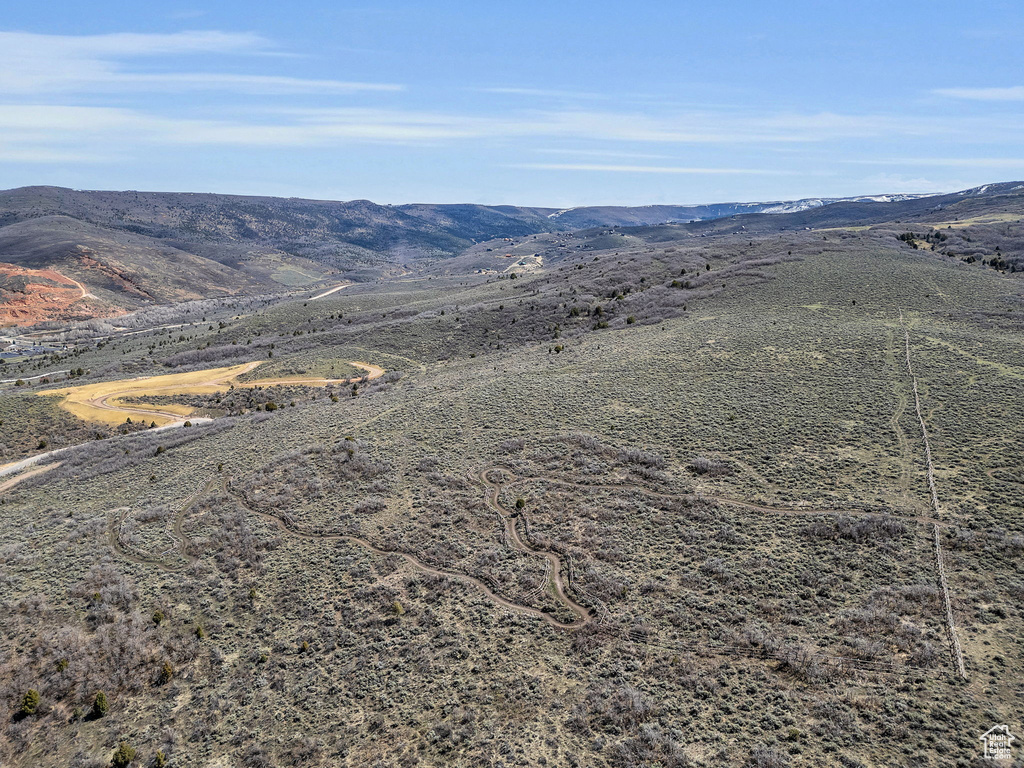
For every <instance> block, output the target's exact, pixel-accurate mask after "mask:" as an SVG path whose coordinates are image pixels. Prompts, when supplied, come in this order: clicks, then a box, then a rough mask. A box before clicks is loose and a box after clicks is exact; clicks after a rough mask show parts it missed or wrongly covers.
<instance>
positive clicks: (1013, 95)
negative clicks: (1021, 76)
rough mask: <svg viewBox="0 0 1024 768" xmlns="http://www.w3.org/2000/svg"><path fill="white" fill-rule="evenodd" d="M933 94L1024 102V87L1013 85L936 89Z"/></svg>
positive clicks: (957, 97)
mask: <svg viewBox="0 0 1024 768" xmlns="http://www.w3.org/2000/svg"><path fill="white" fill-rule="evenodd" d="M932 93H934V94H936V95H937V96H948V97H949V98H953V99H971V100H973V101H1024V85H1011V86H1009V87H1006V88H936V89H934V90H933V91H932Z"/></svg>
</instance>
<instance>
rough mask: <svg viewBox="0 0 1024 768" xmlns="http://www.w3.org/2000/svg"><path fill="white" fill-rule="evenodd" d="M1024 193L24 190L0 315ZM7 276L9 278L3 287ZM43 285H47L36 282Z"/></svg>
mask: <svg viewBox="0 0 1024 768" xmlns="http://www.w3.org/2000/svg"><path fill="white" fill-rule="evenodd" d="M1022 190H1024V183H1015V182H1010V183H1003V184H990V185H986V186H984V187H978V188H975V189H972V190H965V191H963V192H958V193H955V194H952V195H932V196H926V195H876V196H863V197H851V198H807V199H803V200H795V201H774V202H764V203H716V204H710V205H649V206H639V207H622V206H590V207H578V208H567V209H561V210H560V209H555V208H539V207H522V206H487V205H472V204H466V205H432V204H410V205H395V206H392V205H379V204H377V203H373V202H370V201H368V200H354V201H348V202H333V201H323V200H303V199H298V198H274V197H247V196H241V195H217V194H192V193H168V192H132V191H129V192H103V191H80V190H72V189H65V188H62V187H21V188H18V189H11V190H6V191H2V192H0V263H2V264H0V304H3V303H8V302H11V301H18V302H22V303H24V300H25V298H26V296H25V291H26V290H29V289H27V288H26V281H27V280H28V277H29V276H30V274H29V273H26V272H25V270H29V271H31V270H38V271H46V270H53V271H56V272H57V273H59V274H60V275H63V276H65V277H67V278H69V279H70V280H71V281H77V282H78V283H80V284H81V286H82V288H81V290H82V291H85V292H88V295H89V298H90V301H89V302H81V301H79V302H77V305H76V310H75V311H79V312H81V311H85V312H88V313H91V314H93V315H98V314H111V313H117V312H121V311H125V310H130V309H133V308H136V307H139V306H145V305H150V304H154V303H166V302H171V301H180V300H186V299H192V298H201V297H210V296H224V295H227V294H233V293H252V292H257V291H261V290H263V291H266V290H280V289H281V288H283V287H304V286H311V285H316V284H318V283H322V282H324V281H326V280H329V279H332V280H353V281H361V280H368V279H374V278H377V277H381V276H389V275H397V274H403V273H406V272H408V271H410V269H412V268H414V267H415V266H417V265H418V264H420V263H422V262H423V260H425V259H426V260H431V259H441V258H447V257H451V256H454V255H457V254H459V253H461V252H463V251H465V250H466V249H467V248H469V247H470V246H472V245H473V244H474V243H478V242H481V241H487V240H492V239H499V238H516V237H523V236H526V235H532V234H539V233H545V232H560V231H572V230H579V229H587V228H593V227H645V226H654V225H665V224H678V225H681V226H685V227H686V228H687V229H688V230H692V232H693V233H694V234H698V235H699V234H710V233H715V232H726V231H735V230H740V229H746V230H750V231H752V232H753V231H775V230H782V229H792V228H799V227H817V226H828V225H829V224H830V222H838V221H843V222H846V223H871V222H881V221H888V220H893V219H899V218H908V217H909V218H913V217H915V216H922V215H926V214H927V213H928V212H932V211H936V210H942V209H944V208H947V207H950V206H957V205H960V206H963V204H964V202H965V201H967V200H970V199H976V198H985V199H991V198H994V197H998V196H1004V195H1017V196H1019V195H1021V194H1022ZM4 264H5V265H7V266H6V267H3V265H4ZM5 270H6V272H5ZM4 274H8V275H9V276H10V277H9V279H8V281H7V282H6V283H5V282H4ZM29 282H31V281H29ZM51 282H52V281H51ZM8 283H9V284H8ZM39 284H40V285H43V286H45V285H48V284H50V283H48V282H47V279H45V278H40V283H39ZM28 304H29V305H31V301H29V302H28ZM47 306H48V309H47V312H50V313H52V312H53V309H52V307H50V306H49V305H47ZM31 314H32V313H31V311H29V312H28V316H31ZM58 315H59V313H58ZM69 316H74V313H73V312H72V313H71V315H69Z"/></svg>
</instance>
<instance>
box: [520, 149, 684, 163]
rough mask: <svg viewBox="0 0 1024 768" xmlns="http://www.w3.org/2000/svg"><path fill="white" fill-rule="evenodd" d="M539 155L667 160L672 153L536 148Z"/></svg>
mask: <svg viewBox="0 0 1024 768" xmlns="http://www.w3.org/2000/svg"><path fill="white" fill-rule="evenodd" d="M533 151H534V152H536V153H537V154H539V155H574V156H577V157H627V158H632V159H634V160H667V159H669V158H670V157H672V156H671V155H656V154H650V153H647V152H620V151H616V150H610V149H607V150H606V149H547V148H545V149H535V150H533Z"/></svg>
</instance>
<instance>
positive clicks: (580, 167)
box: [507, 163, 786, 176]
mask: <svg viewBox="0 0 1024 768" xmlns="http://www.w3.org/2000/svg"><path fill="white" fill-rule="evenodd" d="M507 167H509V168H525V169H530V170H538V171H597V172H600V173H683V174H694V175H696V174H714V175H736V174H739V175H744V176H750V175H755V176H762V175H763V176H777V175H779V176H781V175H786V172H785V171H768V170H764V169H761V168H683V167H679V166H674V165H602V164H592V163H516V164H514V165H510V166H507Z"/></svg>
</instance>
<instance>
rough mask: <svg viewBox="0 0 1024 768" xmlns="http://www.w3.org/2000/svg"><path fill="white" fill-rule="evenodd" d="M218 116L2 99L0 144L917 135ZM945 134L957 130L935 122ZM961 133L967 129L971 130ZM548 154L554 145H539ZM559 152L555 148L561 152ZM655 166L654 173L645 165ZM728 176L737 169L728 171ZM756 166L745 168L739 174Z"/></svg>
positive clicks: (565, 119)
mask: <svg viewBox="0 0 1024 768" xmlns="http://www.w3.org/2000/svg"><path fill="white" fill-rule="evenodd" d="M215 115H216V116H215V117H214V118H210V117H207V116H205V115H204V116H202V117H200V116H198V115H197V114H190V113H188V112H185V113H183V114H181V115H174V116H166V115H162V114H158V113H156V112H153V111H149V110H144V109H131V108H121V107H83V106H68V105H38V104H18V103H11V102H9V103H6V104H4V103H0V131H2V132H3V133H0V141H2V142H3V144H4V145H6V146H7V147H8V148H10V147H13V146H15V145H17V144H24V145H27V146H31V147H33V148H37V149H38V148H43V147H49V148H50V149H53V150H54V151H73V150H74V148H75V147H76V145H77V144H81V143H83V142H97V143H102V142H106V143H108V144H117V145H118V147H119V151H120V150H121V149H123V148H125V147H141V146H146V147H152V146H154V145H163V146H204V145H205V146H224V147H230V146H234V147H241V148H244V147H264V148H274V147H279V148H288V147H334V146H345V145H351V144H357V143H393V144H408V145H415V144H419V145H437V144H444V143H448V144H452V143H460V142H468V141H480V142H486V141H489V140H509V141H514V140H535V139H547V140H559V141H562V140H574V141H587V142H600V143H602V144H604V145H605V146H606V147H608V148H607V149H596V148H595V149H592V150H591V149H586V150H572V149H570V150H565V151H564V153H565V154H567V155H570V156H579V157H584V158H585V157H588V156H589V157H593V158H598V159H600V158H623V159H642V160H658V159H668V158H669V157H671V156H670V155H668V156H667V155H665V154H662V153H649V152H636V151H633V150H634V148H635V147H636V146H637V145H644V144H646V145H648V146H651V147H652V148H653V147H657V148H669V147H672V148H673V149H674V150H675V149H676V148H683V147H686V146H706V145H720V146H735V147H759V148H762V149H763V148H766V147H769V146H794V147H798V146H807V145H808V144H809V143H812V142H828V141H834V140H841V139H843V138H845V137H848V136H859V135H861V134H862V132H869V131H883V130H888V131H889V132H890V133H888V134H883V135H888V136H897V137H899V136H906V135H915V132H916V131H917V130H919V129H920V127H919V126H918V125H917V124H916V123H909V124H906V125H904V124H901V123H899V121H889V120H887V119H885V118H880V119H877V120H873V119H870V118H865V119H863V120H862V121H860V122H858V119H857V118H856V117H851V118H849V119H843V118H842V116H828V117H827V119H823V118H822V117H821V116H819V115H808V116H804V117H803V118H801V116H797V115H786V116H781V117H780V116H771V115H769V116H747V117H740V116H736V115H709V114H696V115H694V114H690V115H677V116H670V117H654V116H648V115H641V114H632V113H630V114H626V113H615V112H580V111H531V112H525V113H523V112H514V113H508V114H484V115H476V114H465V113H458V112H445V111H441V110H438V111H429V110H415V109H400V108H393V109H382V108H370V107H344V108H334V109H298V108H280V107H276V108H275V107H272V106H271V107H266V108H263V109H262V110H258V109H246V110H245V111H235V112H230V111H228V110H226V109H224V110H220V111H219V113H215ZM933 128H934V130H936V131H937V132H940V133H941V132H943V131H950V130H954V128H952V127H951V126H950V125H945V126H943V125H939V126H933ZM956 130H959V131H962V132H965V133H966V131H967V127H966V126H960V127H959V128H956ZM541 151H545V152H546V151H547V150H541ZM555 151H557V150H555ZM541 165H545V166H546V167H549V168H551V169H555V168H556V167H558V168H560V169H562V170H572V169H574V170H584V169H592V170H605V171H610V170H615V169H622V170H624V171H627V170H628V171H630V172H636V173H655V172H660V173H696V172H709V173H710V172H713V171H716V170H717V169H703V168H691V167H689V166H680V167H679V168H677V167H676V166H673V165H667V164H665V163H661V164H657V165H650V166H646V165H635V164H607V165H602V164H588V163H575V164H574V163H562V164H558V163H549V164H541ZM650 168H654V169H656V170H647V169H650ZM725 172H732V171H729V170H726V171H725ZM736 172H737V173H739V172H748V171H745V170H739V171H736Z"/></svg>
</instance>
